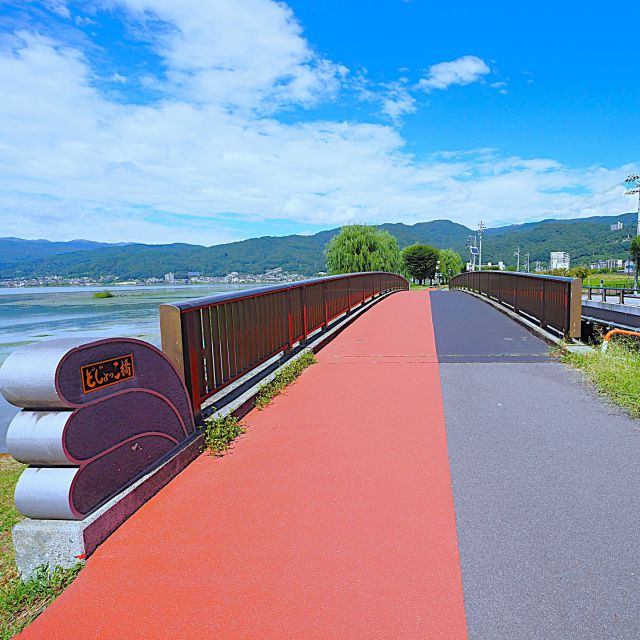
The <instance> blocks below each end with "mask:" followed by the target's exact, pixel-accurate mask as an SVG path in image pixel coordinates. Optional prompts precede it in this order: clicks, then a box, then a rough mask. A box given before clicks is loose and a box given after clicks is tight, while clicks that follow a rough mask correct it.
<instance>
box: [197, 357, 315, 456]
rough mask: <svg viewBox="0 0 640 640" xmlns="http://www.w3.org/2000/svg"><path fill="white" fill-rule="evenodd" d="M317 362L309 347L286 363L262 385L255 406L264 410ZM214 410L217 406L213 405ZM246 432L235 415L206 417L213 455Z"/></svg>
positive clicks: (206, 435)
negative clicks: (271, 378) (269, 380)
mask: <svg viewBox="0 0 640 640" xmlns="http://www.w3.org/2000/svg"><path fill="white" fill-rule="evenodd" d="M316 362H317V360H316V357H315V355H314V353H313V351H311V350H309V349H307V350H305V351H303V352H302V354H301V355H300V357H299V358H296V360H294V361H293V362H290V363H289V364H287V365H285V366H284V367H283V368H282V369H281V370H280V371H278V373H276V375H275V376H274V378H273V380H271V382H267V383H266V384H264V385H262V386H261V387H260V389H259V390H258V395H257V396H256V400H255V406H256V407H257V408H258V409H260V410H262V409H264V408H265V407H266V406H268V405H269V404H271V401H272V400H273V399H274V398H275V397H276V396H277V395H278V394H280V393H281V392H282V390H283V389H284V388H285V387H287V386H288V385H290V384H291V383H292V382H295V380H296V379H297V378H299V377H300V375H301V374H302V372H303V371H304V370H305V369H306V368H307V367H308V366H310V365H312V364H315V363H316ZM213 412H214V413H215V412H216V408H215V407H213ZM245 432H246V429H245V427H244V425H243V424H242V422H240V420H238V418H236V417H235V416H234V415H232V414H228V415H226V416H224V417H213V416H212V417H209V418H205V419H204V430H203V432H202V435H203V437H204V444H205V447H206V448H207V449H208V450H209V451H210V452H211V454H212V455H214V456H216V457H218V456H222V455H224V453H225V452H226V451H228V449H229V447H231V444H232V443H233V441H234V440H235V439H236V438H237V437H238V436H241V435H242V434H243V433H245Z"/></svg>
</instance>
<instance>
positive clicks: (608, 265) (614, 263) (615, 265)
mask: <svg viewBox="0 0 640 640" xmlns="http://www.w3.org/2000/svg"><path fill="white" fill-rule="evenodd" d="M589 267H590V268H591V269H622V267H623V261H622V260H616V259H615V258H609V259H607V260H597V261H595V262H592V263H591V264H590V265H589Z"/></svg>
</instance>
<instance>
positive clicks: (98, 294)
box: [93, 291, 116, 299]
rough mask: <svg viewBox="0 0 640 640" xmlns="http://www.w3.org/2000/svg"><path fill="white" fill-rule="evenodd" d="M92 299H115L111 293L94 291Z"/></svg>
mask: <svg viewBox="0 0 640 640" xmlns="http://www.w3.org/2000/svg"><path fill="white" fill-rule="evenodd" d="M93 297H94V298H98V299H102V298H115V297H116V296H115V294H114V293H111V291H96V292H95V293H94V294H93Z"/></svg>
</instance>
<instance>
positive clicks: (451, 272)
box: [440, 249, 462, 282]
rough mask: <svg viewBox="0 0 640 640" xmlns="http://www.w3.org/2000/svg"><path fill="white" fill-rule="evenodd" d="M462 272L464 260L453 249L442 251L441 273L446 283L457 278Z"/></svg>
mask: <svg viewBox="0 0 640 640" xmlns="http://www.w3.org/2000/svg"><path fill="white" fill-rule="evenodd" d="M461 271H462V258H461V257H460V255H459V254H458V253H457V252H456V251H454V250H453V249H443V250H442V251H440V273H441V274H442V279H443V281H444V282H449V279H450V278H453V276H457V275H458V274H459V273H460V272H461Z"/></svg>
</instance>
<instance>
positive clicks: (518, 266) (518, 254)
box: [513, 245, 520, 271]
mask: <svg viewBox="0 0 640 640" xmlns="http://www.w3.org/2000/svg"><path fill="white" fill-rule="evenodd" d="M513 257H514V258H517V260H518V263H517V266H516V271H520V245H518V248H517V249H516V250H515V251H514V252H513Z"/></svg>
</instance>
